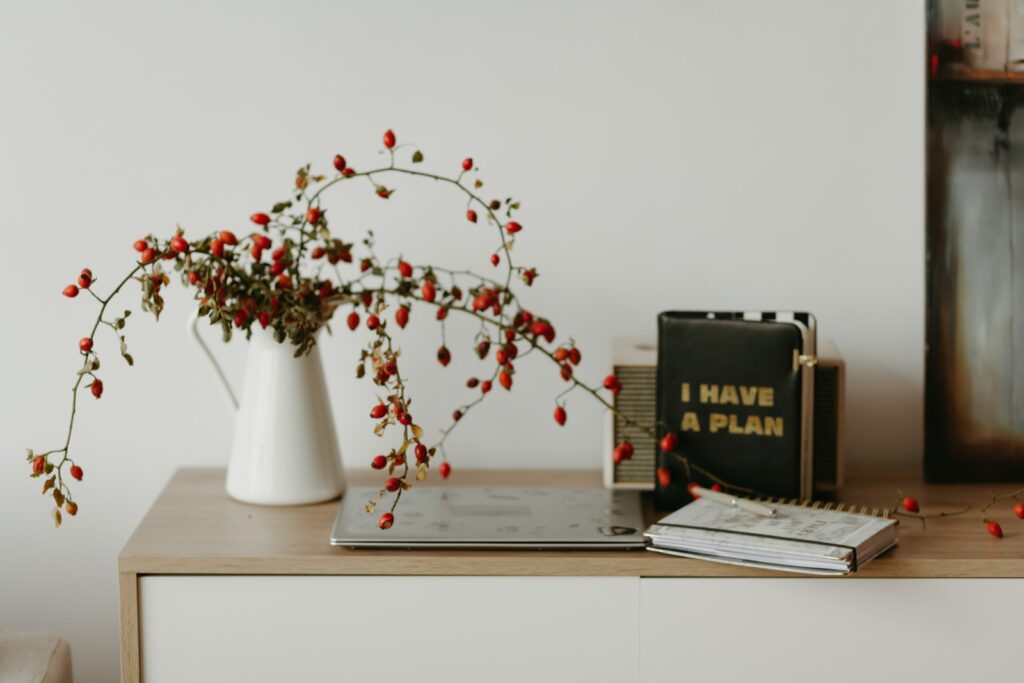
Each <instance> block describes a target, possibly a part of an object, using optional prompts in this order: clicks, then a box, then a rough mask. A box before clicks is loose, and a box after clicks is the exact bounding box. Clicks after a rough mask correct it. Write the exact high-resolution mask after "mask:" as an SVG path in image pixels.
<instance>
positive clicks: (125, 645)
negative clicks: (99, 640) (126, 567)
mask: <svg viewBox="0 0 1024 683" xmlns="http://www.w3.org/2000/svg"><path fill="white" fill-rule="evenodd" d="M117 579H118V586H119V588H120V596H121V597H120V604H121V609H120V612H121V683H140V681H141V680H142V671H141V667H140V664H141V659H140V651H139V643H140V639H139V577H138V575H137V574H135V573H134V572H125V571H121V572H120V573H119V574H118V575H117Z"/></svg>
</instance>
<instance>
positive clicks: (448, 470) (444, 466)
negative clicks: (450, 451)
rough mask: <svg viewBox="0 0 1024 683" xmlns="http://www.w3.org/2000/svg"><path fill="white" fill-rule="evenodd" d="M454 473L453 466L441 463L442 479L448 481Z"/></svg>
mask: <svg viewBox="0 0 1024 683" xmlns="http://www.w3.org/2000/svg"><path fill="white" fill-rule="evenodd" d="M451 473H452V466H451V465H449V464H448V463H446V462H443V463H441V478H442V479H447V478H448V477H449V475H451Z"/></svg>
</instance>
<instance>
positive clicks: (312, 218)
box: [306, 207, 320, 225]
mask: <svg viewBox="0 0 1024 683" xmlns="http://www.w3.org/2000/svg"><path fill="white" fill-rule="evenodd" d="M306 220H307V221H309V223H310V224H312V225H316V224H317V223H319V222H320V209H317V208H316V207H314V208H312V209H310V210H309V211H307V212H306Z"/></svg>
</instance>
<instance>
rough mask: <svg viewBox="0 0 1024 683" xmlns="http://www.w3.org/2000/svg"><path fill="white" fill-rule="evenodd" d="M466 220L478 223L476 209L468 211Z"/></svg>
mask: <svg viewBox="0 0 1024 683" xmlns="http://www.w3.org/2000/svg"><path fill="white" fill-rule="evenodd" d="M466 220H467V221H469V222H470V223H476V211H474V210H473V209H469V210H468V211H466Z"/></svg>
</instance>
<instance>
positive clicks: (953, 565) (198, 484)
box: [118, 469, 1024, 578]
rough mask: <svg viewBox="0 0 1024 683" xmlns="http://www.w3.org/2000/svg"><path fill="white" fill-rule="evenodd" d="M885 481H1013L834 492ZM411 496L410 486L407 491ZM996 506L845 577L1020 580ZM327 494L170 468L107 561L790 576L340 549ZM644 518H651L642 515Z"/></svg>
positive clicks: (1014, 544) (963, 493) (1013, 544)
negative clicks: (230, 488) (256, 498)
mask: <svg viewBox="0 0 1024 683" xmlns="http://www.w3.org/2000/svg"><path fill="white" fill-rule="evenodd" d="M348 478H349V483H350V484H351V485H364V484H365V485H372V484H375V483H377V482H378V481H379V479H380V476H379V473H376V472H369V471H367V472H349V473H348ZM484 484H489V485H500V486H564V487H571V486H577V487H580V486H594V487H599V486H601V477H600V473H599V472H597V471H565V470H550V471H548V470H545V471H536V470H533V471H530V470H477V471H461V472H459V473H458V476H457V477H456V478H454V479H453V480H452V481H450V482H446V483H444V484H443V485H445V486H468V485H484ZM897 488H899V489H902V490H903V491H905V492H906V493H907V494H912V495H914V496H915V497H916V498H917V499H918V500H919V501H920V503H921V505H922V507H923V508H924V509H925V510H926V511H928V510H939V509H953V508H955V507H957V506H962V505H965V504H973V503H976V502H981V501H983V500H985V499H986V497H987V496H988V494H989V491H990V490H991V491H994V492H996V493H1000V492H1008V491H1011V490H1013V489H1014V488H1017V486H1014V485H1013V484H1009V483H1007V484H1002V485H998V486H990V485H931V484H929V485H926V484H924V483H922V482H921V480H920V476H919V475H917V474H915V473H913V472H907V471H873V472H853V473H852V476H850V477H848V484H847V486H846V487H845V489H844V491H843V495H842V497H841V499H842V500H843V501H846V502H851V503H857V504H863V505H872V506H874V505H877V506H887V505H892V503H893V501H894V500H896V499H897V492H896V491H897ZM413 493H415V492H413ZM1011 507H1012V505H1009V504H1001V505H1000V506H998V507H996V508H994V509H993V510H992V511H991V516H992V517H993V518H994V519H997V520H998V521H1000V522H1001V524H1002V525H1003V530H1004V532H1005V534H1006V535H1005V537H1004V538H1003V539H996V538H993V537H991V536H989V535H988V534H987V533H986V531H985V528H984V526H983V525H982V523H981V521H980V515H978V514H972V515H964V516H961V517H954V518H948V519H943V520H935V521H931V522H929V524H928V527H927V529H922V527H921V525H920V524H919V523H917V522H916V521H915V520H909V519H902V520H901V521H900V526H899V532H898V534H899V538H900V545H899V546H898V547H897V548H895V549H893V550H891V551H889V552H888V553H886V554H885V555H884V556H882V557H881V558H879V559H877V560H875V561H874V562H871V563H870V564H868V565H867V566H865V567H864V568H863V569H862V570H861V571H859V572H857V574H855V576H858V577H863V578H872V577H874V578H879V577H906V578H925V577H1016V578H1024V521H1022V520H1018V519H1017V518H1016V517H1014V516H1013V513H1012V511H1011V509H1010V508H1011ZM337 510H338V501H332V502H329V503H322V504H318V505H307V506H300V507H261V506H254V505H246V504H244V503H238V502H235V501H233V500H231V499H230V498H228V496H227V494H226V493H225V492H224V470H221V469H180V470H178V471H177V472H176V473H175V474H174V476H173V477H172V478H171V481H170V482H169V483H168V484H167V487H166V488H165V489H164V490H163V492H162V493H161V494H160V496H159V498H157V500H156V502H155V503H154V504H153V507H152V508H151V509H150V510H149V512H148V513H147V514H146V516H145V517H144V518H143V520H142V522H141V523H140V524H139V526H138V528H137V529H136V530H135V533H134V534H133V535H132V537H131V538H130V539H129V541H128V543H127V544H126V545H125V547H124V549H123V550H122V551H121V555H120V557H119V559H118V567H119V571H120V572H121V573H122V574H375V575H415V574H419V575H506V576H507V575H519V576H645V577H729V576H768V577H785V576H798V575H796V574H786V573H782V572H770V571H765V570H757V569H747V568H743V567H733V566H729V565H723V564H716V563H712V562H704V561H700V560H687V559H682V558H673V557H667V556H664V555H659V554H657V553H651V552H647V551H643V550H618V551H581V550H577V551H550V550H546V551H539V550H531V551H524V550H515V551H512V550H474V551H470V550H434V551H424V550H350V549H347V548H335V547H332V546H331V545H330V544H329V543H328V537H329V535H330V531H331V527H332V525H333V522H334V517H335V515H336V514H337ZM652 521H653V520H652Z"/></svg>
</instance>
